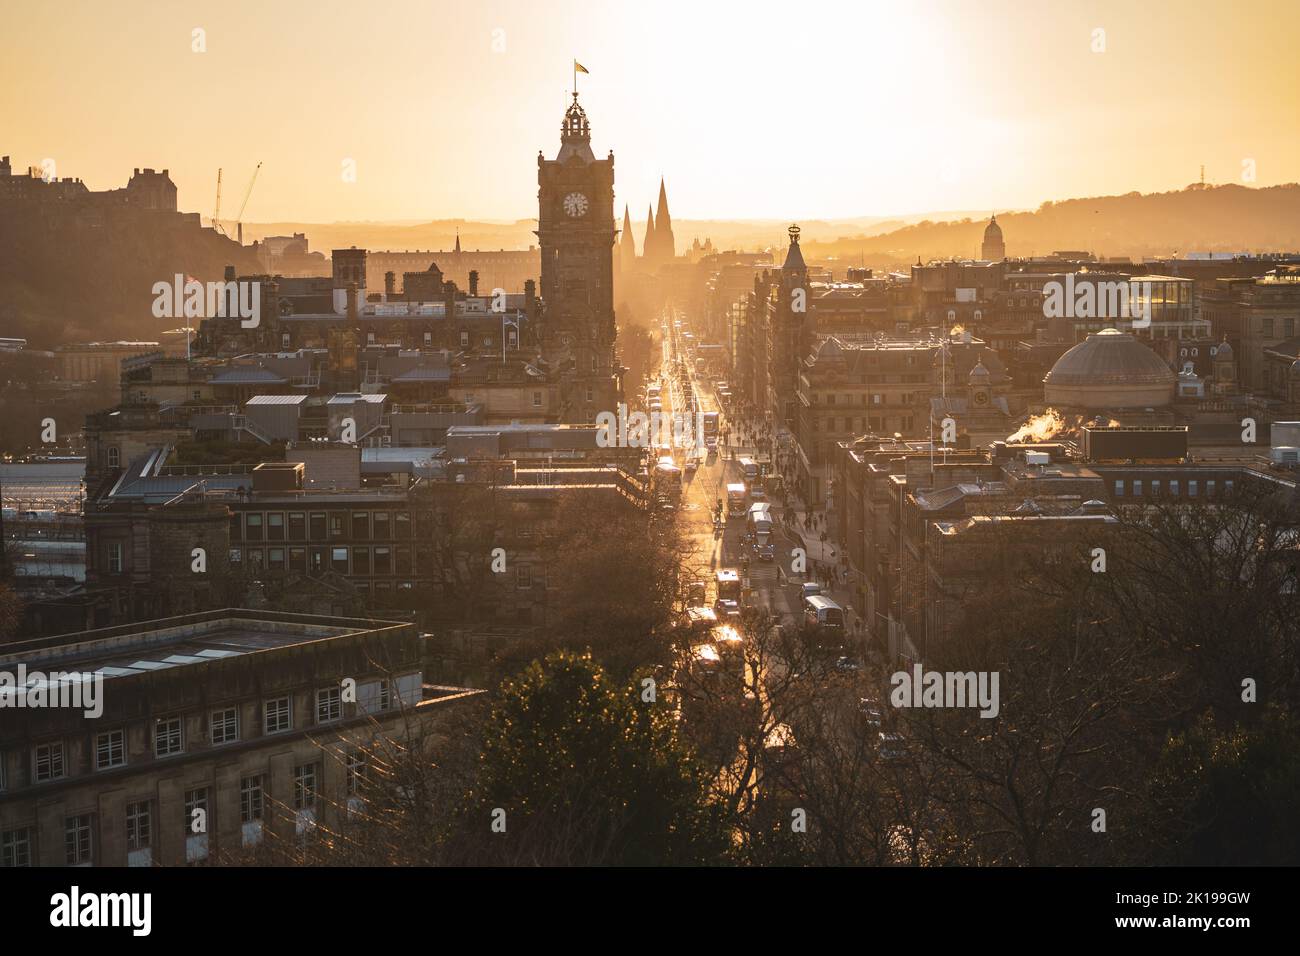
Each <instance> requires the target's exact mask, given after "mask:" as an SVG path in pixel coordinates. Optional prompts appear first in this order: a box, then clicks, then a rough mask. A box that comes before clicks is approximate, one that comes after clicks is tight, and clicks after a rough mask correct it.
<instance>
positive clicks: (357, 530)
mask: <svg viewBox="0 0 1300 956" xmlns="http://www.w3.org/2000/svg"><path fill="white" fill-rule="evenodd" d="M352 537H354V538H359V539H361V540H363V541H364V540H365V539H366V538H368V537H370V512H368V511H354V512H352Z"/></svg>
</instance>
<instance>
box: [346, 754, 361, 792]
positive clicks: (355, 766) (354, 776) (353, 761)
mask: <svg viewBox="0 0 1300 956" xmlns="http://www.w3.org/2000/svg"><path fill="white" fill-rule="evenodd" d="M343 768H344V772H345V774H346V776H347V791H348V796H355V795H356V794H358V793H360V792H361V786H362V784H363V782H364V781H365V779H366V758H365V756H364V755H363V754H362V753H361V752H360V751H356V750H353V751H350V752H349V753H348V754H347V756H346V757H344V763H343Z"/></svg>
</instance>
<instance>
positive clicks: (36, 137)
mask: <svg viewBox="0 0 1300 956" xmlns="http://www.w3.org/2000/svg"><path fill="white" fill-rule="evenodd" d="M1294 12H1295V8H1294V5H1293V4H1290V3H1287V2H1281V0H1279V2H1268V3H1260V4H1256V5H1252V12H1251V14H1250V15H1249V16H1242V17H1225V16H1223V15H1222V14H1223V7H1222V5H1220V4H1215V3H1210V2H1208V0H1196V2H1192V3H1174V2H1170V0H1161V2H1153V3H1140V4H1135V3H1129V2H1113V3H1107V2H1101V3H1087V4H1077V5H1074V4H1024V3H1014V2H1009V0H995V2H991V3H979V4H975V3H962V2H955V0H954V2H943V3H939V2H921V3H912V4H898V3H878V2H857V0H854V2H831V3H816V4H802V5H798V6H792V5H791V4H789V3H784V2H781V3H776V2H759V3H743V4H741V3H734V4H733V3H717V4H708V3H706V4H700V3H686V2H679V0H673V2H666V3H654V4H634V3H624V2H618V3H598V2H547V3H527V2H487V3H475V4H466V5H463V6H457V7H454V8H447V7H445V6H443V5H436V6H431V5H430V4H427V3H421V2H418V0H399V2H393V3H386V4H384V5H382V7H381V8H380V9H379V10H377V11H376V12H375V14H374V15H367V16H362V15H358V13H359V11H358V8H357V7H356V5H355V4H353V3H347V2H341V0H326V2H310V3H308V2H302V0H290V2H277V3H273V4H266V3H259V2H255V0H236V2H228V3H194V2H180V3H167V4H159V3H148V2H140V0H130V2H126V3H114V4H103V3H99V2H89V0H74V2H71V3H64V4H57V5H52V4H19V5H16V6H15V7H14V8H13V9H12V10H10V11H9V12H8V14H7V17H6V24H5V32H4V36H3V38H0V48H2V49H3V54H4V55H3V56H2V57H0V115H3V116H4V117H5V118H6V131H7V133H8V136H9V141H8V142H7V144H6V150H7V151H8V152H11V153H13V154H14V157H15V161H16V162H18V163H21V164H23V165H24V166H25V165H28V164H30V165H39V164H40V162H41V161H42V160H43V159H45V158H53V159H54V160H55V161H56V163H57V166H58V169H59V170H60V172H61V174H65V175H66V174H73V175H77V176H80V177H82V178H83V179H84V180H85V181H86V182H87V183H88V184H89V185H90V186H91V188H105V187H106V186H107V185H109V184H111V183H115V182H117V181H118V180H119V179H120V178H121V177H122V176H123V174H124V172H126V171H129V170H130V169H131V168H132V167H135V166H140V165H142V163H147V164H149V165H153V166H155V167H157V168H163V167H167V168H169V169H170V171H171V175H172V178H173V180H174V181H175V182H176V183H177V184H178V189H179V204H180V206H181V208H183V209H188V210H194V211H200V212H202V213H203V214H204V215H208V214H209V213H210V212H211V209H212V198H213V189H214V184H215V176H216V170H217V168H218V167H224V168H225V170H226V172H227V175H228V176H229V177H230V179H229V180H228V183H229V185H228V186H227V189H228V193H229V192H238V189H239V188H241V186H242V183H243V182H245V181H246V179H247V176H248V175H249V174H250V173H251V171H252V169H253V168H254V166H255V165H256V164H257V163H258V162H259V161H261V162H264V166H263V169H262V172H261V174H260V182H259V185H258V189H257V193H256V195H255V197H254V198H253V201H252V202H251V204H250V207H249V211H248V216H247V218H248V219H249V221H260V222H274V221H293V222H329V221H339V220H406V221H410V220H422V219H435V218H437V219H447V218H458V217H461V218H478V219H500V220H516V219H524V218H529V217H531V216H532V215H533V214H534V210H532V205H533V204H534V202H535V195H534V190H533V189H532V188H531V187H530V185H529V183H528V176H527V175H526V174H524V175H521V174H520V170H521V166H522V165H524V163H525V160H524V157H525V156H526V155H527V153H528V151H529V150H536V149H540V148H544V147H546V146H547V144H549V143H550V142H551V141H552V140H553V139H554V135H555V128H556V127H555V119H554V117H555V116H556V115H557V111H559V110H562V109H563V107H564V105H565V103H566V101H567V98H568V91H569V89H570V86H571V73H570V62H571V59H572V58H574V57H576V58H577V59H578V60H579V61H580V62H581V63H582V64H583V65H584V66H586V67H587V68H588V69H589V70H590V75H586V76H582V75H580V76H579V77H578V82H579V88H580V90H581V92H582V95H583V102H584V103H585V104H586V106H587V108H588V110H589V112H590V113H591V115H592V116H593V118H594V126H593V142H594V145H595V147H596V149H597V150H598V152H600V153H601V154H602V155H603V154H604V151H606V150H608V149H614V150H615V154H616V156H617V158H618V163H619V182H618V184H617V199H618V206H619V209H620V211H621V208H622V203H623V202H624V201H627V202H628V203H629V204H630V205H631V207H632V212H633V216H634V217H636V218H637V219H638V220H639V219H641V218H642V217H643V216H644V212H645V208H646V205H647V204H648V203H650V202H652V201H653V200H654V197H655V194H656V192H657V187H658V182H659V178H660V176H661V175H663V176H666V177H667V178H668V181H669V182H670V184H671V185H672V187H673V203H674V213H675V214H676V215H677V216H678V217H680V218H686V219H704V218H745V219H760V218H774V219H786V220H789V219H798V218H846V217H852V216H896V215H904V214H922V213H927V212H932V211H938V210H983V211H985V212H991V211H997V210H1007V209H1025V208H1034V207H1036V206H1037V205H1038V204H1040V203H1041V202H1043V201H1045V200H1058V199H1064V198H1070V197H1076V196H1094V195H1107V194H1118V193H1126V192H1130V191H1133V190H1137V191H1140V192H1156V191H1165V190H1169V189H1178V188H1182V187H1183V186H1185V185H1187V184H1188V183H1190V182H1194V181H1196V180H1197V179H1198V178H1199V175H1200V168H1201V166H1202V165H1204V167H1205V171H1206V177H1207V179H1208V180H1209V181H1211V182H1215V183H1224V182H1241V181H1242V164H1243V160H1246V159H1253V160H1254V161H1255V166H1254V169H1255V174H1256V178H1255V179H1254V181H1253V185H1258V186H1267V185H1273V184H1277V183H1283V182H1291V181H1296V180H1300V126H1297V124H1296V123H1295V122H1294V121H1293V119H1294V117H1295V116H1296V115H1297V113H1300V84H1297V83H1296V82H1295V61H1294V50H1293V48H1292V44H1291V42H1290V31H1289V29H1287V28H1286V24H1288V23H1290V22H1292V20H1291V18H1292V17H1293V16H1294ZM254 17H255V18H256V19H255V22H256V26H255V27H254V26H250V23H252V22H254V21H253V20H251V19H250V18H254ZM70 22H75V23H76V24H77V28H76V29H69V23H70ZM1274 25H1275V26H1276V28H1275V26H1274ZM195 28H201V29H203V30H204V31H206V52H203V53H195V52H192V49H191V48H192V39H191V34H192V31H193V30H194V29H195ZM1098 29H1100V30H1104V31H1105V32H1104V38H1103V39H1102V40H1101V42H1102V43H1103V44H1104V52H1094V50H1095V48H1097V46H1098V39H1097V36H1096V35H1095V34H1094V31H1096V30H1098ZM1208 63H1214V64H1215V68H1214V69H1207V68H1206V64H1208ZM70 64H77V68H76V69H71V68H69V65H70ZM34 90H38V91H39V94H40V95H39V96H32V95H31V93H32V92H33V91H34ZM348 159H350V160H353V161H355V168H356V181H355V182H345V181H344V179H343V177H342V175H341V167H342V164H343V162H344V161H345V160H348ZM65 171H66V172H65Z"/></svg>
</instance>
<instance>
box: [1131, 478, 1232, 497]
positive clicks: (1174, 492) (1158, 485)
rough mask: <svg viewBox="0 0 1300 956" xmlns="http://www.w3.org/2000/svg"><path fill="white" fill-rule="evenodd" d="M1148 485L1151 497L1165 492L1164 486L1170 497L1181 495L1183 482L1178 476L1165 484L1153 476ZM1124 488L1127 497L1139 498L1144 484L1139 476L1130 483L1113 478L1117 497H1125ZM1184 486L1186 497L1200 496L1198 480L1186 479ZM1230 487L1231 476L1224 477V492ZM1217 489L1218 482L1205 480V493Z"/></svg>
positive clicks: (1229, 489) (1228, 490) (1229, 490)
mask: <svg viewBox="0 0 1300 956" xmlns="http://www.w3.org/2000/svg"><path fill="white" fill-rule="evenodd" d="M1148 486H1149V488H1150V491H1151V495H1150V496H1151V497H1153V498H1156V497H1159V496H1160V495H1162V494H1166V490H1165V489H1166V488H1167V489H1168V492H1167V494H1168V497H1172V498H1181V497H1183V482H1182V481H1181V480H1180V479H1178V478H1170V479H1169V480H1168V484H1167V485H1166V484H1164V483H1163V482H1162V481H1161V479H1159V478H1153V479H1151V480H1150V482H1149V483H1148ZM1126 488H1128V490H1129V495H1128V496H1129V497H1133V498H1141V497H1142V496H1143V488H1144V485H1143V480H1142V479H1141V478H1134V479H1133V480H1132V482H1131V483H1130V484H1126V483H1125V480H1124V479H1123V478H1117V479H1116V480H1115V497H1117V498H1123V497H1125V493H1126V492H1125V489H1126ZM1186 488H1187V497H1188V498H1197V497H1200V492H1201V484H1200V482H1199V481H1198V480H1196V479H1188V480H1187V482H1186ZM1232 488H1233V481H1232V479H1231V478H1228V479H1226V480H1225V481H1224V482H1223V491H1224V492H1225V493H1226V492H1231V491H1232ZM1218 490H1219V487H1218V483H1217V482H1216V481H1215V480H1214V479H1212V478H1211V479H1209V480H1207V481H1206V482H1205V493H1206V494H1207V495H1213V494H1216V493H1217V492H1218Z"/></svg>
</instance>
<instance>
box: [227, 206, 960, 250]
mask: <svg viewBox="0 0 1300 956" xmlns="http://www.w3.org/2000/svg"><path fill="white" fill-rule="evenodd" d="M960 215H969V213H963V212H952V213H918V214H916V215H908V216H890V217H883V216H861V217H856V218H844V219H825V220H823V219H812V220H800V221H799V227H800V229H802V230H803V236H804V241H823V240H824V241H827V242H829V241H832V240H835V239H837V238H839V237H841V236H846V235H868V236H875V235H879V234H880V233H883V232H889V231H891V230H894V229H898V228H900V227H902V226H906V225H908V224H909V223H915V222H919V221H921V220H922V219H933V218H936V217H951V218H956V217H957V216H960ZM789 225H790V223H789V222H787V221H786V220H784V219H738V220H725V219H676V218H674V219H673V235H674V236H675V237H676V239H677V251H678V252H679V253H680V252H685V251H686V249H687V248H689V246H690V244H691V241H692V240H694V239H697V238H698V239H699V240H700V242H701V243H702V242H704V240H705V239H711V240H712V241H713V247H714V248H715V249H719V250H724V249H764V248H768V247H777V248H783V247H784V246H785V243H786V229H787V228H788V227H789ZM619 226H620V227H621V226H622V221H621V220H620V221H619ZM536 228H537V220H535V219H519V220H516V221H515V222H492V221H476V220H471V219H437V220H431V221H429V222H418V223H412V222H330V223H312V222H270V223H244V241H245V242H252V241H253V240H254V239H258V240H260V239H264V238H265V237H267V236H290V235H293V234H295V233H299V232H301V233H304V234H305V235H306V236H307V242H308V245H309V246H310V247H311V249H312V251H314V252H322V253H324V254H325V255H327V256H328V255H329V254H330V250H331V249H346V248H348V247H350V246H357V247H359V248H362V249H385V250H418V249H432V250H440V249H451V248H452V247H453V246H455V244H456V237H457V236H459V237H460V244H461V248H463V249H467V250H472V249H527V248H528V247H529V246H535V245H537V236H536V235H535V234H534V232H533V230H534V229H536ZM227 231H228V232H231V233H233V232H234V227H233V224H227ZM632 236H633V238H634V239H635V240H636V244H637V250H638V251H640V248H641V243H642V241H643V240H644V239H645V220H644V219H635V218H634V219H633V220H632Z"/></svg>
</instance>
